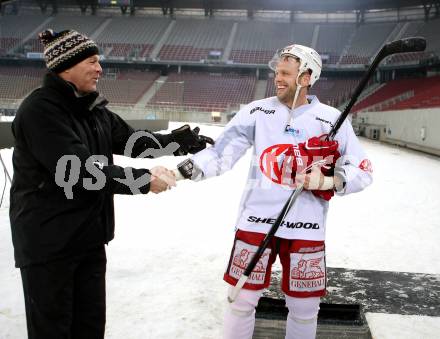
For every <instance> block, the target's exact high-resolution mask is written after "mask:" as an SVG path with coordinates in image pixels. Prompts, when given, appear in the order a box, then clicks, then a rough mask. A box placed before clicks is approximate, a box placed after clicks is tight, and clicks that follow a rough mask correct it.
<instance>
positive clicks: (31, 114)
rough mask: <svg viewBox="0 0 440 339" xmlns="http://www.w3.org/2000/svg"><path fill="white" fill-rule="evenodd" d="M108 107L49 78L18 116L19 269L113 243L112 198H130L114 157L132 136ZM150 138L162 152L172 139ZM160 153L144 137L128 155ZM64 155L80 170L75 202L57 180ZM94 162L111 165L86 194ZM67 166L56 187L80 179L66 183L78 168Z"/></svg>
mask: <svg viewBox="0 0 440 339" xmlns="http://www.w3.org/2000/svg"><path fill="white" fill-rule="evenodd" d="M106 103H107V101H106V100H105V99H103V98H102V97H99V95H98V93H91V94H89V95H86V96H82V97H79V96H78V95H77V92H76V91H75V88H74V86H73V85H72V84H70V83H68V82H66V81H64V80H63V79H61V78H60V77H58V76H57V75H56V74H53V73H48V74H47V75H46V76H45V78H44V82H43V86H42V87H41V88H39V89H37V90H35V91H34V92H32V93H31V94H30V95H29V96H28V97H27V98H26V99H25V100H24V101H23V103H22V104H21V106H20V108H19V109H18V112H17V115H16V117H15V120H14V122H13V124H12V131H13V134H14V136H15V148H14V153H13V157H12V161H13V167H14V177H13V181H12V187H11V203H10V221H11V229H12V240H13V244H14V254H15V263H16V266H17V267H23V266H26V265H30V264H37V263H44V262H48V261H52V260H55V259H58V258H62V257H67V256H72V255H77V254H81V253H82V252H83V251H86V250H88V249H90V248H93V247H96V246H99V245H101V244H104V243H108V242H109V241H110V240H112V239H113V237H114V211H113V194H132V191H131V190H130V189H129V187H128V186H127V185H125V184H124V183H121V182H118V181H117V180H115V178H120V179H125V172H124V168H121V167H119V166H116V165H113V156H112V155H113V154H124V149H125V146H126V142H127V140H128V139H129V137H130V136H131V135H132V134H133V133H134V132H135V131H134V130H133V129H132V128H131V127H130V126H129V125H127V124H126V123H125V122H124V121H123V120H122V119H121V118H120V117H119V116H118V115H116V114H114V113H113V112H111V111H109V110H108V109H107V108H106V107H105V105H106ZM153 135H154V137H156V138H157V141H159V143H160V144H161V146H166V145H167V144H168V143H169V142H170V141H171V140H170V135H160V134H153ZM161 146H159V145H157V143H156V141H154V140H153V139H151V138H148V137H142V138H140V139H139V140H138V141H137V142H136V143H135V145H134V147H133V152H132V154H131V155H130V156H133V157H135V156H137V155H139V154H140V153H142V152H143V151H144V150H145V149H147V148H160V147H161ZM63 155H64V156H65V155H74V156H76V157H78V158H79V160H80V164H81V167H80V170H79V177H78V180H77V183H76V184H75V185H74V186H73V188H72V194H73V199H68V198H67V197H66V194H65V191H64V189H63V188H62V187H60V186H59V185H57V183H56V180H55V173H56V171H57V163H58V160H59V159H60V158H61V157H62V156H63ZM91 155H104V156H105V157H106V158H107V159H108V165H107V166H104V167H103V168H102V173H104V175H105V186H104V187H103V188H101V189H99V190H87V189H85V188H84V184H83V183H84V181H83V179H86V180H89V181H90V183H96V182H97V180H96V176H94V175H92V174H90V173H89V172H90V171H87V170H86V167H85V163H86V160H87V159H88V158H89V157H90V156H91ZM67 164H68V165H67V166H64V170H63V166H61V167H60V168H59V169H58V171H59V172H58V182H60V178H61V179H63V177H64V179H65V181H68V180H67V179H68V178H70V180H72V181H75V180H74V179H75V176H73V177H69V173H70V175H72V174H73V175H74V171H73V167H74V165H75V164H74V162H73V161H72V162H67ZM77 167H79V166H77ZM92 167H93V168H95V169H96V170H97V168H96V167H94V166H93V165H92ZM130 170H132V173H133V177H134V179H136V178H139V177H141V176H142V175H145V177H146V178H147V177H148V178H147V179H149V171H148V170H147V169H130ZM59 175H61V177H60V176H59ZM72 178H73V179H72ZM148 182H149V180H145V183H144V182H142V186H141V187H140V188H139V189H140V192H141V193H148V191H149V183H148Z"/></svg>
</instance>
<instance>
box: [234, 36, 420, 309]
mask: <svg viewBox="0 0 440 339" xmlns="http://www.w3.org/2000/svg"><path fill="white" fill-rule="evenodd" d="M425 48H426V40H425V39H424V38H421V37H414V38H406V39H402V40H396V41H393V42H390V43H388V44H386V45H384V46H383V47H382V48H381V50H380V51H379V53H377V55H376V57H375V58H374V60H373V62H372V63H371V65H370V67H369V68H368V70H367V71H366V73H365V75H364V77H363V78H362V79H361V81H360V82H359V84H358V85H357V87H356V89H355V91H354V93H353V95H352V97H351V100H350V102H349V103H348V104H347V106H346V107H345V108H344V111H343V112H342V113H341V115H340V116H339V118H338V119H337V120H336V122H335V124H334V126H333V127H332V129H331V130H330V132H329V133H328V136H327V140H330V139H331V140H333V138H334V137H335V135H336V133H337V132H338V130H339V128H340V127H341V126H342V123H343V122H344V121H345V119H346V118H347V116H348V114H349V113H350V110H351V108H352V107H353V105H354V104H355V102H356V101H357V99H358V98H359V95H360V94H361V92H362V91H363V89H364V88H365V86H366V85H367V82H368V80H369V79H370V78H371V76H372V75H373V74H374V72H375V71H376V69H377V66H378V65H379V63H380V62H381V61H382V60H383V59H384V58H386V57H387V56H389V55H392V54H397V53H406V52H419V51H424V50H425ZM313 165H315V164H312V165H311V166H313ZM303 188H304V184H300V185H299V186H298V187H297V188H296V189H295V190H294V191H293V192H292V194H291V195H290V197H289V199H288V200H287V201H286V203H285V204H284V207H283V209H282V210H281V212H280V214H279V215H278V217H277V219H276V221H275V223H274V224H273V225H272V227H271V228H270V230H269V232H268V233H267V234H266V236H265V237H264V239H263V241H262V242H261V244H260V246H259V247H258V249H257V251H256V252H255V254H254V256H253V257H252V259H251V261H250V262H249V264H248V266H247V267H246V269H245V270H244V272H243V274H242V275H241V277H240V279H239V280H238V282H237V284H236V285H235V286H234V287H233V288H232V289H231V290H230V294H229V296H228V301H229V302H230V303H232V302H233V301H234V300H235V299H236V298H237V295H238V293H239V292H240V290H241V288H242V287H243V285H244V284H245V283H246V281H247V279H248V277H249V275H250V274H251V273H252V271H253V270H254V268H255V265H256V264H257V263H258V260H259V259H260V257H261V255H262V254H263V252H264V250H265V249H266V248H267V246H268V245H269V242H270V241H271V240H272V238H273V237H274V235H275V233H276V231H277V230H278V228H279V227H280V225H281V223H282V222H283V220H284V218H285V217H286V215H287V213H288V212H289V210H290V208H291V207H292V206H293V204H294V203H295V201H296V199H297V198H298V196H299V195H300V193H301V192H302V190H303Z"/></svg>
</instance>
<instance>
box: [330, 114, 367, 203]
mask: <svg viewBox="0 0 440 339" xmlns="http://www.w3.org/2000/svg"><path fill="white" fill-rule="evenodd" d="M335 139H336V140H337V141H338V142H339V145H340V152H341V157H340V158H339V159H338V161H337V162H336V166H335V175H340V176H341V177H342V179H343V181H344V183H345V184H344V187H343V188H342V189H340V190H339V191H337V192H336V194H338V195H346V194H350V193H355V192H359V191H362V190H363V189H364V188H365V187H367V186H369V185H370V184H371V183H372V182H373V176H372V172H373V171H372V167H371V162H370V160H369V159H368V158H367V155H366V153H365V151H364V149H363V148H362V145H361V143H360V141H359V139H358V138H357V137H356V135H355V134H354V131H353V127H352V126H351V123H350V122H349V121H348V120H345V121H344V123H343V124H342V126H341V129H340V130H339V132H338V133H337V134H336V137H335Z"/></svg>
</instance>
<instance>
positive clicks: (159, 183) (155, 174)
mask: <svg viewBox="0 0 440 339" xmlns="http://www.w3.org/2000/svg"><path fill="white" fill-rule="evenodd" d="M150 173H151V182H150V192H153V193H156V194H157V193H160V192H163V191H166V190H168V189H171V187H174V186H176V177H175V174H174V173H173V171H170V170H168V169H166V168H165V167H163V166H156V167H153V168H152V169H150Z"/></svg>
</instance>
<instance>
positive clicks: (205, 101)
mask: <svg viewBox="0 0 440 339" xmlns="http://www.w3.org/2000/svg"><path fill="white" fill-rule="evenodd" d="M255 83H256V78H255V77H254V76H249V75H239V74H234V73H230V74H217V73H216V74H212V73H182V74H177V73H172V74H170V75H169V76H168V79H167V81H166V83H165V84H163V85H162V87H161V88H160V89H159V91H157V92H156V94H155V95H154V96H153V98H152V99H151V100H150V102H149V103H150V104H154V105H166V106H171V105H175V106H182V105H183V106H192V107H198V108H199V109H200V110H211V111H212V110H217V111H225V110H226V109H227V108H228V107H231V106H237V105H239V104H242V103H248V102H250V101H252V98H253V95H254V91H255Z"/></svg>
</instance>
